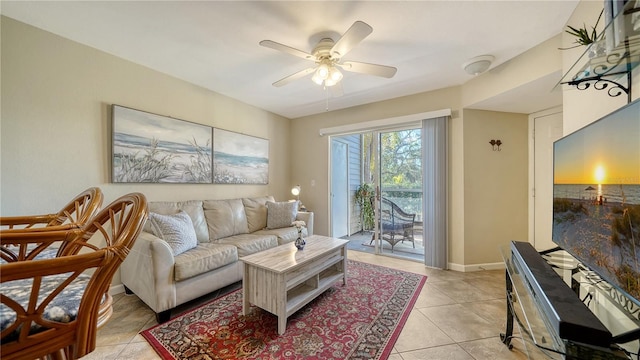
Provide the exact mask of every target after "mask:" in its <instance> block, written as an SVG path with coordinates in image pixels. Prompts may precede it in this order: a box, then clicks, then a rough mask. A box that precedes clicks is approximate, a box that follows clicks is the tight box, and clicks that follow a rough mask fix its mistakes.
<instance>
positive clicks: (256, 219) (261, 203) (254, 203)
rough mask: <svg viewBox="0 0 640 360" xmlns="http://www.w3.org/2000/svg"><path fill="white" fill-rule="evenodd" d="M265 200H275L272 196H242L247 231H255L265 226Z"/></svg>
mask: <svg viewBox="0 0 640 360" xmlns="http://www.w3.org/2000/svg"><path fill="white" fill-rule="evenodd" d="M267 201H275V200H274V199H273V196H263V197H258V198H244V199H242V204H243V205H244V212H245V213H246V214H247V225H248V226H249V232H250V233H252V232H255V231H258V230H262V229H264V228H266V227H267V205H266V204H267Z"/></svg>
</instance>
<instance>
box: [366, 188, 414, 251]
mask: <svg viewBox="0 0 640 360" xmlns="http://www.w3.org/2000/svg"><path fill="white" fill-rule="evenodd" d="M415 219H416V214H408V213H406V212H404V211H403V210H402V209H401V208H400V207H399V206H398V205H396V203H394V202H393V201H391V200H389V199H386V198H384V197H383V198H382V201H381V202H380V227H381V236H382V240H384V241H386V242H388V243H389V244H390V245H391V252H393V247H394V246H395V245H396V244H397V243H399V242H404V241H405V240H406V241H411V243H412V244H413V248H414V249H415V247H416V243H415V241H414V237H413V235H414V234H413V225H414V222H415ZM371 242H373V238H372V239H371Z"/></svg>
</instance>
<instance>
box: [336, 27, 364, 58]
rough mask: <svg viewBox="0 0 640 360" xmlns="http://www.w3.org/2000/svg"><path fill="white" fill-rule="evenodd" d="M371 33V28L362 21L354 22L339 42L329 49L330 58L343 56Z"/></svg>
mask: <svg viewBox="0 0 640 360" xmlns="http://www.w3.org/2000/svg"><path fill="white" fill-rule="evenodd" d="M372 32H373V28H372V27H371V26H369V24H367V23H364V22H362V21H356V22H354V23H353V25H351V27H350V28H349V30H347V32H345V33H344V35H342V37H341V38H340V40H338V42H336V44H335V45H333V47H332V48H331V56H332V57H335V58H341V57H343V56H345V55H346V54H347V53H348V52H349V51H351V49H353V48H354V47H355V46H356V45H358V44H359V43H360V41H362V40H363V39H364V38H366V37H367V36H369V34H371V33H372Z"/></svg>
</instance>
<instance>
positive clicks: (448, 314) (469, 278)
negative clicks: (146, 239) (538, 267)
mask: <svg viewBox="0 0 640 360" xmlns="http://www.w3.org/2000/svg"><path fill="white" fill-rule="evenodd" d="M349 258H350V259H353V260H358V261H363V262H368V263H372V264H377V265H382V266H387V267H391V268H396V269H401V270H405V271H411V272H415V273H420V274H424V275H426V276H427V282H426V284H425V286H424V287H423V289H422V291H421V293H420V296H419V298H418V300H417V302H416V304H415V306H414V307H413V310H412V311H411V314H410V315H409V318H408V320H407V322H406V324H405V326H404V328H403V330H402V332H401V334H400V336H399V337H398V341H397V342H396V344H395V346H394V348H393V352H392V354H391V356H390V357H389V359H390V360H410V359H447V360H451V359H460V360H463V359H464V360H472V359H476V360H481V359H492V360H495V359H526V358H527V355H526V350H525V349H524V345H523V343H522V341H521V340H519V339H514V341H513V342H512V344H513V345H514V348H513V350H511V351H510V350H509V349H507V347H506V346H504V345H503V344H502V342H501V341H500V338H499V334H500V332H502V331H504V324H505V311H506V310H505V308H506V300H505V293H504V281H505V279H504V271H503V270H496V271H482V272H473V273H460V272H455V271H442V270H435V269H429V268H425V267H424V265H422V264H420V263H417V262H412V261H406V260H401V259H397V258H390V257H385V256H377V255H373V254H367V253H363V252H358V251H350V252H349ZM236 286H239V285H236ZM217 295H218V294H212V295H211V296H210V297H208V299H199V300H198V301H195V302H194V303H189V304H187V306H183V307H181V309H179V311H186V310H188V309H190V308H193V307H195V306H197V305H199V304H200V303H202V302H204V301H207V300H209V299H210V298H215V297H216V296H217ZM114 298H115V299H114V300H115V302H114V315H113V317H112V318H111V320H110V321H109V322H108V323H107V325H105V327H104V328H102V329H100V331H99V332H98V339H97V347H96V350H95V351H94V352H92V353H91V354H89V355H87V356H86V357H85V359H105V360H106V359H121V360H124V359H137V360H140V359H159V357H158V356H157V355H156V353H155V351H154V350H153V349H152V348H151V347H150V346H149V345H148V344H147V342H146V341H145V340H144V338H143V337H142V336H141V335H139V334H138V333H139V332H140V331H142V330H145V329H147V328H149V327H151V326H153V325H155V324H156V321H155V316H154V314H153V312H152V311H151V310H149V308H147V307H146V306H145V305H144V304H143V303H142V302H141V301H140V300H139V299H138V298H137V297H136V296H125V295H123V294H119V295H116V296H115V297H114ZM174 314H175V313H174ZM532 357H535V358H540V357H538V356H532Z"/></svg>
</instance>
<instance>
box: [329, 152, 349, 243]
mask: <svg viewBox="0 0 640 360" xmlns="http://www.w3.org/2000/svg"><path fill="white" fill-rule="evenodd" d="M348 154H349V145H348V144H347V143H345V142H342V141H340V140H339V139H331V220H332V221H331V236H332V237H337V238H340V237H343V236H348V235H349V230H348V228H349V176H348V174H349V155H348Z"/></svg>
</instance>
